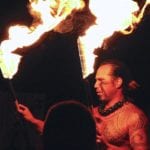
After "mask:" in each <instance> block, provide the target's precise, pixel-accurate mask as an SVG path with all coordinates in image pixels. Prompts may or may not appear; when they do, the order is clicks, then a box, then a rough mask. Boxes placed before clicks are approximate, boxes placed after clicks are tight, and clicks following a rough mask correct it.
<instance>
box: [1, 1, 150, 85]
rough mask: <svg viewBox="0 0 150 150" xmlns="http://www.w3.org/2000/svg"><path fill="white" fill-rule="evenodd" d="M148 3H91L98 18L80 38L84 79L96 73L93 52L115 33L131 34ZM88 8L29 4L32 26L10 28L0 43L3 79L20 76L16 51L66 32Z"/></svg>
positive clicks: (81, 3)
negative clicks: (61, 30)
mask: <svg viewBox="0 0 150 150" xmlns="http://www.w3.org/2000/svg"><path fill="white" fill-rule="evenodd" d="M149 3H150V0H146V2H145V4H144V6H143V8H142V9H140V8H139V6H138V4H137V3H136V2H135V1H132V0H115V1H110V0H104V1H98V0H97V1H96V0H89V9H90V11H91V12H92V14H93V15H94V16H95V17H96V23H95V24H93V25H92V26H90V27H89V28H88V29H87V30H86V32H85V35H82V36H79V38H78V45H79V51H80V52H79V53H80V55H81V64H82V72H83V78H85V77H87V76H88V75H89V74H90V73H92V72H93V64H94V59H95V57H96V56H95V55H94V54H93V51H94V49H95V48H98V47H101V45H102V43H103V41H104V40H106V39H107V38H108V37H110V36H111V35H113V33H114V32H122V33H123V34H130V33H132V31H133V30H134V29H135V27H136V24H138V23H139V22H140V20H141V19H142V17H143V14H144V10H145V8H146V6H147V5H148V4H149ZM86 5H87V3H86V0H29V6H28V8H29V11H30V14H31V15H32V16H33V23H32V24H31V26H29V27H28V26H25V25H16V26H11V27H10V28H9V30H8V32H9V38H8V39H7V40H4V41H2V42H1V43H0V68H1V70H2V74H3V77H4V78H7V79H9V80H11V79H12V78H13V76H14V75H15V74H16V73H17V70H18V65H19V62H20V60H21V57H22V56H20V55H18V54H16V53H15V50H16V49H18V48H23V47H28V46H30V45H32V44H34V43H36V42H38V40H39V39H40V38H41V36H42V35H43V34H44V33H45V32H48V31H50V30H53V29H57V28H59V27H60V26H62V28H63V26H65V25H66V24H65V23H64V24H63V21H64V20H65V19H66V18H67V17H68V16H69V15H70V14H73V13H74V12H76V11H80V10H82V9H83V8H84V7H85V6H86ZM108 10H109V13H108ZM83 19H84V18H83ZM86 22H87V23H88V20H87V21H86ZM60 23H61V24H60ZM59 25H60V26H59ZM11 86H12V85H11ZM12 87H13V86H12Z"/></svg>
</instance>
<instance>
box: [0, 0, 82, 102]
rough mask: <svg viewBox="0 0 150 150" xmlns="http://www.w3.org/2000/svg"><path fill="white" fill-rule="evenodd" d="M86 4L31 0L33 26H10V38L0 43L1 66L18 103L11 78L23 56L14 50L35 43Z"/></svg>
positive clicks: (78, 1) (67, 0)
mask: <svg viewBox="0 0 150 150" xmlns="http://www.w3.org/2000/svg"><path fill="white" fill-rule="evenodd" d="M84 6H85V3H84V1H83V0H61V1H57V0H30V1H29V6H28V7H29V10H30V13H31V15H32V16H33V18H34V19H33V23H32V24H31V26H29V27H28V26H25V25H15V26H11V27H10V28H9V30H8V32H9V37H8V39H7V40H4V41H2V42H1V43H0V68H1V72H2V75H3V77H4V78H6V79H9V83H10V89H11V91H12V93H13V95H14V97H15V100H16V104H17V103H18V100H17V98H16V94H15V90H14V88H13V85H12V83H11V79H12V78H13V76H14V75H15V74H16V73H17V70H18V66H19V63H20V61H21V58H22V56H20V55H18V54H16V53H15V52H14V51H15V50H16V49H18V48H23V47H27V46H30V45H32V44H34V43H35V42H37V41H38V40H39V39H40V37H41V36H42V35H43V34H44V33H45V32H48V31H50V30H52V29H54V28H57V25H59V23H61V21H63V20H65V18H66V17H67V16H68V15H69V14H71V13H72V11H75V10H76V11H77V10H80V9H82V8H83V7H84Z"/></svg>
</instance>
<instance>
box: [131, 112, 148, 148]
mask: <svg viewBox="0 0 150 150" xmlns="http://www.w3.org/2000/svg"><path fill="white" fill-rule="evenodd" d="M130 123H131V124H130V128H129V138H130V144H131V147H132V148H133V149H134V150H149V149H150V145H149V141H148V140H149V137H148V136H149V135H148V127H149V126H148V120H147V118H146V116H145V115H144V114H141V113H139V114H138V113H136V114H134V115H133V116H132V117H131V118H130Z"/></svg>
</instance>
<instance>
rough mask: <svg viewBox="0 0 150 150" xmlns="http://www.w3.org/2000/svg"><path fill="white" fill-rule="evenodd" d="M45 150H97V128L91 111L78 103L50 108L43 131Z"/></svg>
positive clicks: (64, 102)
mask: <svg viewBox="0 0 150 150" xmlns="http://www.w3.org/2000/svg"><path fill="white" fill-rule="evenodd" d="M43 143H44V150H60V149H64V150H96V126H95V121H94V119H93V116H92V114H91V113H90V111H89V110H88V109H87V107H85V106H84V105H83V104H81V103H79V102H77V101H73V100H71V101H63V102H59V103H56V104H55V105H54V106H52V107H50V109H49V111H48V114H47V117H46V120H45V125H44V130H43Z"/></svg>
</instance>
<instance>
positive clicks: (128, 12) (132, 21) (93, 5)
mask: <svg viewBox="0 0 150 150" xmlns="http://www.w3.org/2000/svg"><path fill="white" fill-rule="evenodd" d="M148 4H150V0H147V1H146V2H145V4H144V6H143V8H142V9H141V10H140V8H139V6H138V4H137V3H136V2H135V1H132V0H115V1H110V0H104V1H95V0H90V3H89V7H90V10H91V12H92V13H93V14H94V15H95V16H96V18H97V19H96V24H94V25H93V26H90V28H89V29H88V30H87V31H86V34H85V35H84V36H80V37H79V39H78V44H79V48H80V51H81V52H80V53H81V55H83V56H84V58H82V59H83V60H84V62H83V64H82V67H83V68H84V69H83V70H82V71H83V77H86V76H88V75H89V74H90V73H92V72H93V64H94V60H95V57H96V56H95V55H94V54H93V51H94V49H95V48H98V47H101V45H102V44H103V41H104V40H106V39H107V38H108V37H110V36H111V35H113V33H114V32H116V31H117V32H121V33H123V34H130V33H132V31H133V30H134V29H135V27H136V24H138V23H139V22H140V21H141V19H142V17H143V14H144V11H145V8H146V6H147V5H148ZM137 14H138V15H137Z"/></svg>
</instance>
